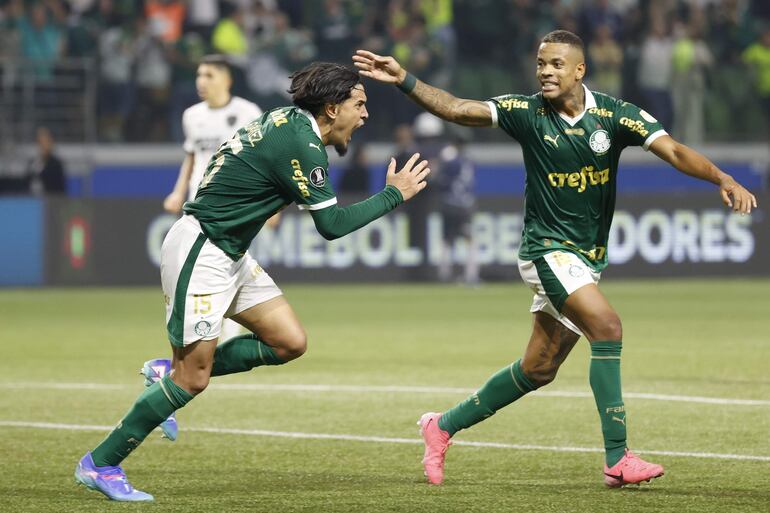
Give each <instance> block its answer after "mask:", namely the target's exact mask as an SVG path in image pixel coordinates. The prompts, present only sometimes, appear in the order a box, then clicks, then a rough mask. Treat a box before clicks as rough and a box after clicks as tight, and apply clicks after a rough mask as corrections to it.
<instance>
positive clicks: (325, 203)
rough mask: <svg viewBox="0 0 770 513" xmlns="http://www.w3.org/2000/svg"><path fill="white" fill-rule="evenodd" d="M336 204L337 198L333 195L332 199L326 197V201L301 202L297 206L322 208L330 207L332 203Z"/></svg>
mask: <svg viewBox="0 0 770 513" xmlns="http://www.w3.org/2000/svg"><path fill="white" fill-rule="evenodd" d="M336 204H337V198H336V197H334V198H332V199H328V200H326V201H322V202H321V203H316V204H314V205H303V204H297V208H298V209H300V210H322V209H324V208H327V207H331V206H332V205H336Z"/></svg>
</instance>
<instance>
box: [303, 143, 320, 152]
mask: <svg viewBox="0 0 770 513" xmlns="http://www.w3.org/2000/svg"><path fill="white" fill-rule="evenodd" d="M307 144H308V146H310V147H311V148H315V149H316V150H318V151H320V152H321V153H323V150H321V145H320V144H313V143H311V142H309V143H307Z"/></svg>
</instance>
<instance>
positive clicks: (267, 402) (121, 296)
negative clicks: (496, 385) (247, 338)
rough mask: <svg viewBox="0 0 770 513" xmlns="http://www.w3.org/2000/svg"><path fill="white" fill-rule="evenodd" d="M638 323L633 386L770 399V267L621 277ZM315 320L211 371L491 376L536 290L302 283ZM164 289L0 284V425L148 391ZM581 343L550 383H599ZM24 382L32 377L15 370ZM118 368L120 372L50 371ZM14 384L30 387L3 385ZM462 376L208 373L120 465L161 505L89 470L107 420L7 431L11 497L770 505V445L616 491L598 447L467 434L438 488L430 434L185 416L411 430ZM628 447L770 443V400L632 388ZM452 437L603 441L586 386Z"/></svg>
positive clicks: (229, 502)
mask: <svg viewBox="0 0 770 513" xmlns="http://www.w3.org/2000/svg"><path fill="white" fill-rule="evenodd" d="M602 288H603V290H604V291H605V293H606V294H607V296H608V297H609V299H610V301H611V303H612V304H613V305H614V306H615V308H616V309H617V310H618V312H619V314H620V316H621V318H622V319H623V322H624V332H625V337H624V339H625V340H624V350H623V377H624V389H625V391H627V392H637V393H638V392H645V393H654V394H670V395H688V396H708V397H720V398H740V399H760V400H767V399H768V398H770V378H768V373H767V364H768V361H770V341H768V338H767V312H768V311H770V294H768V290H770V281H768V280H751V281H741V280H720V281H716V280H714V281H692V280H686V281H685V280H682V281H676V280H665V281H645V282H635V281H629V282H619V281H615V282H607V283H606V284H604V285H603V287H602ZM285 292H286V295H287V297H288V298H289V300H290V302H291V303H292V304H293V305H294V307H295V309H296V310H297V312H298V314H299V316H300V318H301V319H302V321H303V323H304V325H305V327H306V329H307V331H308V334H309V351H308V353H307V354H306V355H305V356H304V357H303V358H301V359H300V360H298V361H296V362H293V363H291V364H289V365H286V366H282V367H276V368H260V369H256V370H254V371H252V372H250V373H248V374H240V375H235V376H228V377H224V378H216V379H215V380H214V381H213V383H214V384H217V385H236V384H331V385H402V386H405V385H410V386H412V385H413V386H430V387H461V388H468V389H472V388H475V387H478V386H480V385H481V384H482V383H483V382H484V381H485V380H486V379H487V377H488V376H489V375H490V374H492V373H493V372H494V371H496V370H497V369H499V368H500V367H502V366H503V365H506V364H508V363H510V362H511V361H513V360H515V359H516V358H518V357H519V356H520V355H521V353H522V351H523V348H524V346H525V344H526V341H527V339H528V336H529V329H530V322H531V320H530V315H529V314H528V313H527V310H528V307H529V302H530V293H529V291H528V290H527V289H526V288H525V287H522V286H520V285H519V284H510V285H495V286H485V287H482V288H480V289H464V288H459V287H442V286H358V287H356V286H352V287H351V286H333V287H322V286H312V287H310V286H287V287H285ZM162 301H163V297H162V294H161V293H160V291H159V290H158V289H90V290H86V289H60V290H55V289H54V290H5V291H2V292H0V311H1V312H3V322H4V329H3V334H2V335H0V337H1V340H2V344H1V346H2V353H3V358H2V360H0V370H1V371H2V374H1V377H0V387H1V388H0V421H27V422H53V423H64V424H78V425H111V424H115V423H116V422H117V421H118V420H119V418H120V417H121V416H122V415H123V413H124V412H125V411H126V410H127V409H128V407H129V406H130V405H131V403H132V402H133V400H134V398H135V397H136V395H138V393H140V392H141V390H142V386H141V381H142V380H141V378H140V376H139V375H138V374H137V372H138V369H139V367H140V366H141V364H142V362H143V361H144V360H146V359H149V358H152V357H158V356H165V355H167V354H168V353H169V350H168V344H167V342H166V341H165V340H166V339H165V333H164V331H163V304H162ZM588 356H589V351H588V347H587V344H586V343H585V342H584V341H583V342H581V343H579V344H578V346H577V347H576V348H575V350H574V351H573V354H572V355H571V356H570V358H569V359H568V361H567V363H566V364H565V365H564V366H563V367H562V370H561V372H560V375H559V377H557V380H556V382H554V383H553V384H552V385H550V386H549V387H547V389H546V390H552V391H572V392H584V393H585V392H589V391H590V388H589V386H588V363H589V361H588ZM22 383H23V384H27V385H19V384H22ZM40 383H49V384H50V383H104V384H111V385H119V386H117V387H114V388H109V389H96V390H67V389H64V390H62V389H52V388H50V387H41V388H35V387H34V386H31V385H29V384H38V386H39V384H40ZM10 384H15V385H10ZM465 395H467V394H465V393H462V392H451V391H436V392H430V393H427V392H419V393H417V392H416V393H397V392H372V391H344V390H336V391H332V392H329V391H318V392H313V391H306V390H305V391H302V390H297V391H287V390H258V391H255V390H227V389H224V388H221V387H220V388H217V387H214V388H211V389H210V390H209V391H207V392H206V393H205V394H204V395H203V396H201V397H199V398H197V399H196V400H195V401H193V402H192V403H191V404H190V405H189V406H188V407H187V408H185V409H184V410H182V411H181V412H180V413H179V419H180V423H181V434H180V439H179V441H177V442H175V443H173V444H172V443H169V442H167V441H162V440H160V439H159V434H158V432H155V433H153V434H151V435H150V437H148V439H147V441H146V442H145V443H144V444H143V445H142V447H141V448H140V449H139V450H137V452H136V454H134V455H132V456H131V457H130V458H128V459H127V460H126V462H125V464H124V467H125V468H126V471H127V472H128V475H129V478H130V479H131V481H132V482H133V484H134V485H136V486H137V487H138V488H140V489H142V490H146V491H148V492H150V493H153V494H154V495H155V497H156V502H155V503H153V504H144V505H132V504H118V503H113V502H110V501H107V500H106V499H105V498H104V497H103V496H101V495H100V494H97V493H95V492H89V491H86V490H85V489H84V488H79V487H77V486H76V485H75V484H74V482H73V478H72V472H73V469H74V466H75V463H76V462H77V460H78V458H79V457H80V456H81V455H82V454H83V453H84V452H85V451H86V450H88V449H90V448H92V447H93V446H95V445H96V444H97V443H98V442H99V441H100V440H101V439H102V438H103V437H104V435H105V434H106V431H100V430H91V431H73V430H64V429H55V430H50V429H38V428H22V427H8V426H0V454H2V465H0V496H2V498H3V499H2V501H0V511H13V512H23V511H34V512H48V511H51V512H54V511H55V512H57V513H58V512H63V511H79V512H91V511H94V512H97V511H99V512H101V511H140V510H141V511H151V510H152V511H161V510H162V511H164V512H176V511H178V512H198V511H201V512H202V511H228V512H236V511H250V512H255V511H259V512H261V511H264V512H279V511H280V512H290V511H307V512H318V511H333V512H356V513H358V512H378V511H393V512H400V511H403V512H417V511H441V512H454V511H457V512H476V511H478V512H489V511H612V512H620V511H672V512H674V511H676V512H687V511H697V512H699V513H701V512H710V511H719V512H720V513H721V512H725V511H766V507H767V504H768V503H770V491H768V489H767V479H768V475H770V462H767V461H739V460H716V459H701V458H692V457H679V456H648V458H649V459H650V460H652V461H655V462H659V463H662V464H663V465H664V466H666V472H667V474H666V476H665V477H663V478H662V479H660V480H658V481H657V482H655V483H654V484H653V485H652V486H647V487H643V488H641V489H625V490H607V489H605V488H604V485H603V484H602V474H601V465H602V459H603V458H602V455H601V454H600V453H598V452H597V453H558V452H552V451H536V450H516V449H500V448H477V447H467V446H465V447H463V446H455V447H452V448H450V451H449V453H448V458H447V478H446V481H445V484H444V485H443V486H441V487H429V486H428V485H426V484H425V483H424V479H423V477H422V469H421V466H420V458H421V453H422V448H421V446H420V445H418V444H416V443H415V444H393V443H375V442H359V441H340V440H305V439H289V438H279V437H270V436H251V435H248V434H215V433H205V432H190V431H188V432H185V428H186V427H196V428H203V427H207V428H211V427H214V428H226V429H244V430H273V431H282V432H301V433H327V434H346V435H361V436H382V437H390V438H407V439H414V440H417V438H418V436H417V427H416V426H415V424H414V423H415V421H416V420H417V418H418V417H419V415H420V414H421V413H422V412H424V411H427V410H437V411H441V410H443V409H445V408H447V407H449V406H451V405H453V404H454V403H455V402H456V401H458V400H460V399H463V398H464V397H465ZM626 406H627V408H628V410H629V416H628V419H629V433H630V444H631V447H632V448H634V449H637V450H639V451H640V452H642V455H644V453H643V451H644V450H645V449H646V450H663V451H689V452H709V453H730V454H742V455H754V456H770V440H769V439H768V437H767V433H768V430H770V406H767V405H753V406H740V405H721V404H695V403H691V402H671V401H655V400H649V399H629V398H627V399H626ZM456 439H457V440H458V441H484V442H500V443H506V444H537V445H545V446H572V447H593V448H599V447H601V433H600V427H599V420H598V416H597V414H596V411H595V406H594V403H593V399H592V398H591V397H571V398H567V397H550V396H541V397H537V396H531V397H526V398H524V399H522V400H521V401H520V402H518V403H516V404H514V405H512V406H510V407H508V408H505V409H504V410H502V411H501V412H499V413H498V414H497V415H495V417H494V418H492V419H489V420H487V421H486V422H484V423H482V424H480V425H477V426H476V427H474V428H473V429H471V430H468V431H465V432H461V433H459V434H458V435H457V437H456Z"/></svg>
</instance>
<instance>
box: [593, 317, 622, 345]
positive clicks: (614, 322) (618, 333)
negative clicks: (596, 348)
mask: <svg viewBox="0 0 770 513" xmlns="http://www.w3.org/2000/svg"><path fill="white" fill-rule="evenodd" d="M593 335H594V336H593V339H594V340H623V325H622V323H621V322H620V317H618V316H617V315H610V316H606V317H604V318H602V320H601V321H600V323H599V325H598V326H597V329H595V330H594V334H593Z"/></svg>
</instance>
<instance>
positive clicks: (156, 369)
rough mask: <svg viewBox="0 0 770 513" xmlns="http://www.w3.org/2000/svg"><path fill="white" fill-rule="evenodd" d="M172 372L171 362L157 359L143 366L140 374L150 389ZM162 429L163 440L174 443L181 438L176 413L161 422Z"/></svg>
mask: <svg viewBox="0 0 770 513" xmlns="http://www.w3.org/2000/svg"><path fill="white" fill-rule="evenodd" d="M169 372H171V360H169V359H167V358H156V359H154V360H147V361H146V362H144V365H142V368H141V370H140V371H139V373H140V374H141V375H142V376H144V385H145V386H147V387H149V386H151V385H152V384H153V383H155V382H156V381H159V380H160V379H161V378H163V376H165V375H166V374H168V373H169ZM160 429H161V431H162V432H163V438H166V439H168V440H169V441H171V442H173V441H175V440H176V439H177V437H178V436H179V424H178V423H177V421H176V412H174V413H172V414H171V415H169V416H168V418H167V419H166V420H164V421H163V422H161V424H160Z"/></svg>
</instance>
